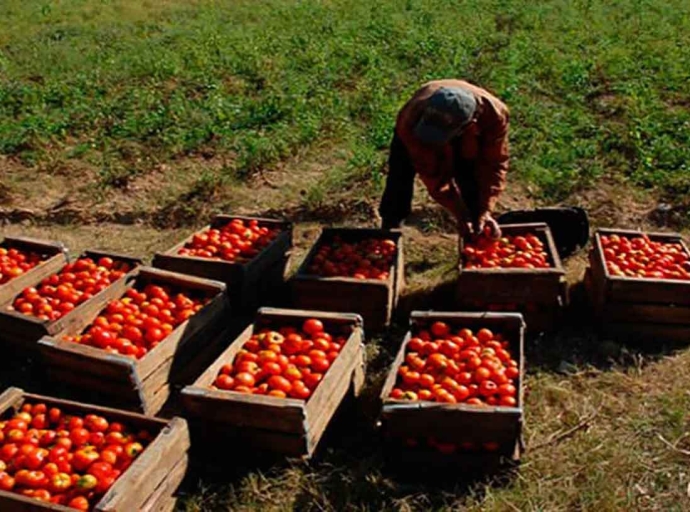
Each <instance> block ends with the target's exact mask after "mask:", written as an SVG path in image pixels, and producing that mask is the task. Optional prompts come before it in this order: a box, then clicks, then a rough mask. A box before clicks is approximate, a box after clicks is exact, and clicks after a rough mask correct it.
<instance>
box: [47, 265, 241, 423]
mask: <svg viewBox="0 0 690 512" xmlns="http://www.w3.org/2000/svg"><path fill="white" fill-rule="evenodd" d="M105 294H106V295H105V297H103V300H100V301H98V302H92V303H90V304H88V305H87V306H85V307H84V308H83V309H82V310H81V315H80V316H79V317H78V319H76V321H74V322H72V323H70V324H69V325H68V326H67V327H66V328H64V329H63V330H62V331H59V332H56V333H54V334H53V335H51V336H46V337H44V338H42V339H41V340H40V341H39V350H40V351H41V355H42V359H43V364H44V367H45V369H46V373H47V375H48V377H49V378H51V379H52V380H54V381H55V382H56V383H59V384H62V385H65V386H68V387H69V388H70V391H71V392H78V391H80V390H81V391H82V392H91V393H94V394H95V395H97V396H98V397H99V399H104V400H107V402H108V403H109V404H114V405H117V406H119V407H124V408H127V409H133V410H136V411H142V412H145V413H147V414H155V413H157V412H158V411H159V410H160V409H161V407H162V406H163V405H164V404H165V402H166V401H167V400H168V399H169V398H170V395H171V392H172V390H173V386H174V385H175V384H176V383H178V381H180V382H181V381H182V380H183V379H184V378H186V377H187V376H189V375H190V374H193V372H194V371H195V368H193V367H191V366H192V362H193V361H199V357H198V355H199V354H200V353H201V354H203V353H205V352H208V351H209V350H210V349H211V347H210V346H209V345H210V344H211V343H213V340H214V339H215V337H216V334H218V333H219V332H220V331H221V330H222V328H223V322H224V319H225V316H226V315H227V312H228V310H229V305H228V304H227V297H226V295H225V285H224V284H223V283H219V282H215V281H210V280H207V279H200V278H196V277H192V276H186V275H183V274H176V273H173V272H167V271H164V270H159V269H154V268H151V267H140V268H138V269H137V270H136V271H134V272H133V273H131V274H129V275H128V276H127V279H125V280H122V281H119V282H118V283H117V284H115V285H113V286H111V287H109V288H108V289H107V290H106V291H105Z"/></svg>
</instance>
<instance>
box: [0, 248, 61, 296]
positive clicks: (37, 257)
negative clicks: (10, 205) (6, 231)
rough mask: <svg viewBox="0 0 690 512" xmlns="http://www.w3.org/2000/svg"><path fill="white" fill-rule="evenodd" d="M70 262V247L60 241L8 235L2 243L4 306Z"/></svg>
mask: <svg viewBox="0 0 690 512" xmlns="http://www.w3.org/2000/svg"><path fill="white" fill-rule="evenodd" d="M66 263H67V249H65V247H64V246H63V245H62V244H61V243H59V242H50V241H45V240H35V239H33V238H24V237H6V238H5V239H3V240H2V242H0V305H4V304H6V303H7V302H9V301H11V300H12V299H13V298H14V297H15V296H16V295H17V293H19V292H20V291H22V290H23V289H24V288H26V287H27V286H30V285H32V284H33V283H35V282H37V281H40V280H41V279H43V278H44V277H48V276H49V275H51V274H53V273H55V272H57V271H58V270H60V268H62V267H63V266H64V265H65V264H66Z"/></svg>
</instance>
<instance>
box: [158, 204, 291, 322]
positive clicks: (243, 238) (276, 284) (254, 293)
mask: <svg viewBox="0 0 690 512" xmlns="http://www.w3.org/2000/svg"><path fill="white" fill-rule="evenodd" d="M291 248H292V224H291V223H289V222H286V221H283V220H274V219H264V218H259V217H243V216H239V215H218V216H216V217H214V218H213V219H212V220H211V223H210V224H209V225H208V226H206V227H204V228H203V229H201V230H199V231H197V232H195V233H193V234H192V235H190V236H189V237H188V238H186V239H185V240H183V241H182V242H180V243H179V244H177V245H175V246H174V247H172V248H171V249H169V250H167V251H165V252H162V253H157V254H156V255H155V257H154V259H153V266H154V267H158V268H162V269H165V270H171V271H173V272H180V273H183V274H189V275H193V276H197V277H203V278H206V279H212V280H214V281H220V282H222V283H225V284H226V285H227V293H228V296H229V297H230V301H231V303H232V305H233V306H234V307H235V308H236V309H237V308H240V309H241V310H242V311H243V312H250V311H253V310H254V309H256V307H258V305H260V304H263V303H265V302H267V301H268V302H270V301H271V299H272V297H274V296H275V294H276V293H277V290H278V289H280V288H281V287H283V285H284V279H285V271H286V268H287V264H288V260H289V255H290V250H291Z"/></svg>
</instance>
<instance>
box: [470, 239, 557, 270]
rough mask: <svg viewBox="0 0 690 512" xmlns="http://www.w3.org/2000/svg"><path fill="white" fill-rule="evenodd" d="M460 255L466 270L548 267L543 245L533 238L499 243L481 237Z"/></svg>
mask: <svg viewBox="0 0 690 512" xmlns="http://www.w3.org/2000/svg"><path fill="white" fill-rule="evenodd" d="M462 255H463V267H464V268H466V269H477V268H549V267H550V266H551V264H550V262H549V254H548V252H546V249H545V248H544V243H543V242H542V241H541V240H540V239H539V237H537V236H536V235H534V234H528V235H524V236H523V235H516V236H511V235H507V236H504V237H502V238H500V239H498V240H494V239H492V238H491V237H490V236H487V235H484V234H482V235H480V236H478V237H477V238H476V240H473V241H471V242H467V243H466V244H465V247H464V248H463V251H462Z"/></svg>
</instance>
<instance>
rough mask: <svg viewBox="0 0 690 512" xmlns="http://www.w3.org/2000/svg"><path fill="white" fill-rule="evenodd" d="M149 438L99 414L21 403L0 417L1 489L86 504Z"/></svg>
mask: <svg viewBox="0 0 690 512" xmlns="http://www.w3.org/2000/svg"><path fill="white" fill-rule="evenodd" d="M151 439H152V436H151V434H150V433H149V432H147V431H141V432H134V431H133V430H131V429H129V428H128V427H127V426H126V425H123V424H122V423H117V422H110V421H108V420H107V419H106V418H103V417H102V416H97V415H94V414H88V415H86V416H84V417H81V416H77V415H71V414H65V413H64V412H63V411H62V410H60V409H59V408H48V407H47V406H46V404H40V403H39V404H33V405H31V404H24V406H22V408H21V411H20V412H19V413H17V414H15V415H14V416H13V417H12V418H10V419H9V420H5V421H0V490H2V491H10V492H15V493H18V494H21V495H23V496H27V497H29V498H34V499H37V500H41V501H45V502H49V503H53V504H57V505H64V506H67V507H71V508H74V509H77V510H90V509H91V507H92V505H94V504H95V503H96V501H97V500H98V499H99V497H100V496H102V495H103V494H105V493H106V492H107V491H108V489H110V487H112V485H113V484H114V483H115V480H117V478H118V477H119V476H120V475H121V474H122V473H123V472H124V471H125V470H126V469H127V468H128V467H129V466H130V465H131V464H132V462H133V461H134V459H136V458H137V457H138V456H139V454H140V453H141V452H142V451H143V450H144V447H145V446H146V445H147V444H148V443H149V442H150V441H151Z"/></svg>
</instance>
